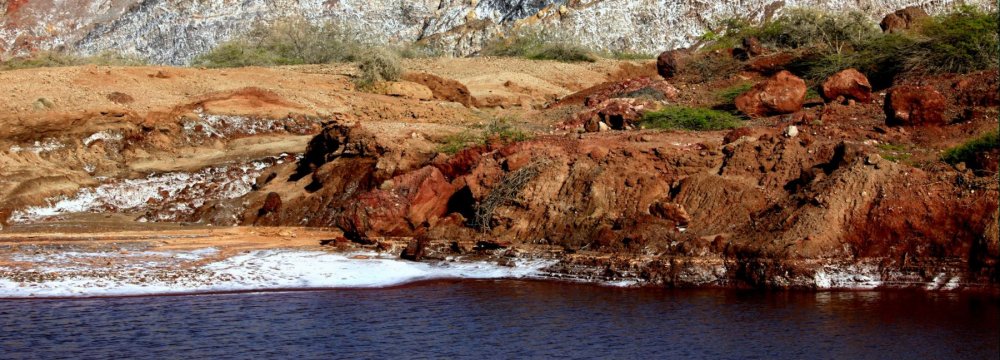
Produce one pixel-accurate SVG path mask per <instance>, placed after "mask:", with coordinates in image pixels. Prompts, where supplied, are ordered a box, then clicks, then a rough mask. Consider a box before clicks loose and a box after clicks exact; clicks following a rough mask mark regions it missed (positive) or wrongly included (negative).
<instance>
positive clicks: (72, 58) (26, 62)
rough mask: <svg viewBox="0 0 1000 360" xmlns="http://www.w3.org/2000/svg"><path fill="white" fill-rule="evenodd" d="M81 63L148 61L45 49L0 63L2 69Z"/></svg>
mask: <svg viewBox="0 0 1000 360" xmlns="http://www.w3.org/2000/svg"><path fill="white" fill-rule="evenodd" d="M79 65H98V66H142V65H146V62H145V61H144V60H142V59H140V58H137V57H129V56H123V55H119V54H115V53H111V52H106V53H101V54H98V55H93V56H77V55H72V54H67V53H63V52H56V51H44V52H39V53H36V54H34V55H32V56H29V57H21V58H13V59H10V60H7V61H4V62H2V63H0V70H18V69H33V68H46V67H63V66H79Z"/></svg>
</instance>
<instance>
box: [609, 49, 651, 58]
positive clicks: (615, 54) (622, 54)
mask: <svg viewBox="0 0 1000 360" xmlns="http://www.w3.org/2000/svg"><path fill="white" fill-rule="evenodd" d="M601 56H602V57H604V58H608V59H615V60H650V59H655V58H656V55H653V54H647V53H642V52H635V51H623V50H619V51H610V52H604V53H602V54H601Z"/></svg>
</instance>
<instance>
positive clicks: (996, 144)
mask: <svg viewBox="0 0 1000 360" xmlns="http://www.w3.org/2000/svg"><path fill="white" fill-rule="evenodd" d="M993 149H1000V131H998V130H993V131H990V132H988V133H986V134H984V135H983V136H980V137H979V138H976V139H973V140H970V141H968V142H966V143H965V144H962V145H959V146H956V147H954V148H951V149H948V150H947V151H945V152H944V155H943V156H941V160H943V161H944V162H946V163H949V164H952V165H954V164H958V163H961V162H965V163H971V162H973V161H974V160H975V158H976V154H977V153H980V152H984V151H989V150H993Z"/></svg>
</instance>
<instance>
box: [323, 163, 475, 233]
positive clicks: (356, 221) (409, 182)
mask: <svg viewBox="0 0 1000 360" xmlns="http://www.w3.org/2000/svg"><path fill="white" fill-rule="evenodd" d="M388 184H390V185H389V186H384V187H383V188H382V189H375V190H372V191H369V192H367V193H364V194H362V195H360V196H358V198H357V200H356V201H354V202H353V203H351V204H349V205H348V206H346V207H345V209H343V211H342V212H341V213H340V215H339V217H338V220H337V225H338V227H340V228H341V229H342V230H343V231H344V234H345V235H346V236H348V238H352V239H358V238H368V237H372V236H412V235H413V234H414V231H415V230H418V229H421V228H422V227H423V225H425V224H429V223H433V222H435V221H436V220H437V219H438V218H440V217H442V216H444V215H445V214H446V213H447V211H448V201H449V200H450V199H451V197H452V195H453V194H454V193H455V190H456V189H455V186H453V185H452V184H451V183H450V182H448V180H447V179H445V177H444V175H443V174H442V173H441V171H440V170H438V169H437V168H436V167H433V166H426V167H423V168H421V169H419V170H416V171H412V172H409V173H406V174H403V175H400V176H397V177H394V178H393V179H392V180H391V181H390V182H388Z"/></svg>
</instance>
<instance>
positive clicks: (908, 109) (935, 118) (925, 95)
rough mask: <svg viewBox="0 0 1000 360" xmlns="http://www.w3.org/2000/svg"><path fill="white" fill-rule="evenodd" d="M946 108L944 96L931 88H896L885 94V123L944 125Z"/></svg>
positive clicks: (904, 86)
mask: <svg viewBox="0 0 1000 360" xmlns="http://www.w3.org/2000/svg"><path fill="white" fill-rule="evenodd" d="M946 106H947V101H946V100H945V98H944V96H943V95H941V93H940V92H938V91H937V90H935V89H934V88H933V87H930V86H912V85H901V86H897V87H894V88H892V89H891V90H889V93H888V94H886V97H885V115H886V120H885V122H886V124H888V125H893V126H896V125H909V126H915V125H940V124H944V122H945V121H944V110H945V107H946Z"/></svg>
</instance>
